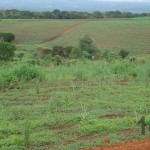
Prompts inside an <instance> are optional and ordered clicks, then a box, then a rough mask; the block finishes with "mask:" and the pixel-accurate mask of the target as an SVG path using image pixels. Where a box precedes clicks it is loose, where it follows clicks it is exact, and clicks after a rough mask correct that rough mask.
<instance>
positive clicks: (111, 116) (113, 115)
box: [99, 114, 124, 119]
mask: <svg viewBox="0 0 150 150" xmlns="http://www.w3.org/2000/svg"><path fill="white" fill-rule="evenodd" d="M123 117H124V115H123V114H117V115H116V114H110V115H104V116H99V118H108V119H115V118H123Z"/></svg>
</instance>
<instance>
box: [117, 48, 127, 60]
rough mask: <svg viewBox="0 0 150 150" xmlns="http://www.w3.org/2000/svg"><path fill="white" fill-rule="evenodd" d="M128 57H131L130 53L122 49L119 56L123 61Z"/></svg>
mask: <svg viewBox="0 0 150 150" xmlns="http://www.w3.org/2000/svg"><path fill="white" fill-rule="evenodd" d="M128 55H129V52H128V51H126V50H125V49H121V50H120V51H119V56H120V57H121V58H122V59H125V58H126V57H127V56H128Z"/></svg>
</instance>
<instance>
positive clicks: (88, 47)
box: [79, 35, 98, 59]
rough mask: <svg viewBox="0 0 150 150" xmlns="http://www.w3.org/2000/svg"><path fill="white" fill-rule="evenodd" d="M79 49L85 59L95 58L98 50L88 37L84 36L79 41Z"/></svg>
mask: <svg viewBox="0 0 150 150" xmlns="http://www.w3.org/2000/svg"><path fill="white" fill-rule="evenodd" d="M79 47H80V49H81V50H82V51H83V52H84V54H85V55H86V57H88V58H90V59H92V56H96V55H97V53H98V49H97V48H96V46H95V45H94V43H93V41H92V39H91V38H90V37H89V36H88V35H85V36H84V37H83V38H81V39H80V42H79Z"/></svg>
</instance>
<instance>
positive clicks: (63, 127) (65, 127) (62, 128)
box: [53, 125, 72, 130]
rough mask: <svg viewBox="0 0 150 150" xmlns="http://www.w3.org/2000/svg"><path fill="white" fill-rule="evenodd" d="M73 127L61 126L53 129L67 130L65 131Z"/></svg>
mask: <svg viewBox="0 0 150 150" xmlns="http://www.w3.org/2000/svg"><path fill="white" fill-rule="evenodd" d="M71 127H72V125H61V126H57V127H54V128H53V129H54V130H65V129H68V128H71Z"/></svg>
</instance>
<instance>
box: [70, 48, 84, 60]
mask: <svg viewBox="0 0 150 150" xmlns="http://www.w3.org/2000/svg"><path fill="white" fill-rule="evenodd" d="M82 56H83V52H82V51H81V49H79V48H76V47H74V48H73V49H72V51H71V53H70V58H72V59H78V58H81V57H82Z"/></svg>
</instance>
